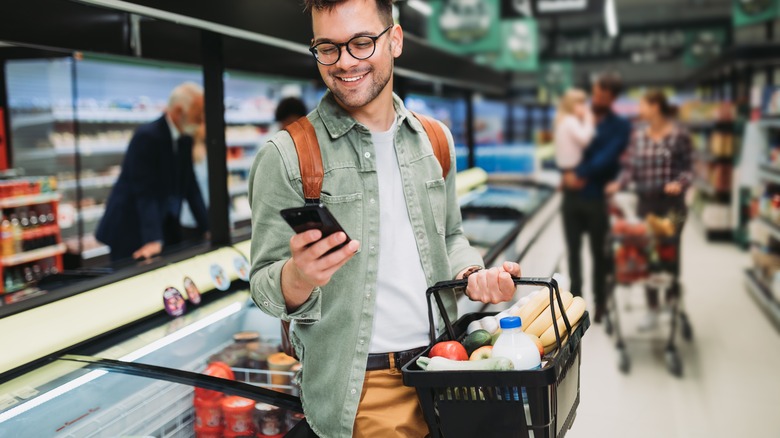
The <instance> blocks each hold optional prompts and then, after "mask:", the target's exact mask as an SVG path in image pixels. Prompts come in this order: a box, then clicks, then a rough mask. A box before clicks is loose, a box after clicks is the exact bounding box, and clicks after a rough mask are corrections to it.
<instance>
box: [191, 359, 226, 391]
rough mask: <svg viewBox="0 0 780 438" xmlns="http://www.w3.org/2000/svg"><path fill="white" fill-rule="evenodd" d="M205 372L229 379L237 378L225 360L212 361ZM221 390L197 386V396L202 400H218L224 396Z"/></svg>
mask: <svg viewBox="0 0 780 438" xmlns="http://www.w3.org/2000/svg"><path fill="white" fill-rule="evenodd" d="M203 374H206V375H208V376H214V377H219V378H222V379H227V380H235V378H236V377H235V375H234V374H233V370H232V369H231V368H230V366H228V364H226V363H224V362H212V363H210V364H209V365H208V366H207V367H206V369H205V370H204V371H203ZM223 395H224V394H222V393H221V392H217V391H212V390H210V389H204V388H195V398H196V399H198V398H199V399H202V400H216V399H219V398H221V397H222V396H223Z"/></svg>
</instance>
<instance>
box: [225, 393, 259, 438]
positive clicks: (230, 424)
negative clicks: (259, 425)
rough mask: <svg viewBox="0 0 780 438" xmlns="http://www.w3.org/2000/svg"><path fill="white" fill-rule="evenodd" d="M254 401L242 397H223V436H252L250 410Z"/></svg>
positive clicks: (252, 427)
mask: <svg viewBox="0 0 780 438" xmlns="http://www.w3.org/2000/svg"><path fill="white" fill-rule="evenodd" d="M254 406H255V401H254V400H251V399H248V398H244V397H237V396H231V397H225V398H224V399H223V400H222V415H224V417H225V436H230V437H236V436H251V435H253V434H254V429H255V427H254V422H253V421H252V410H253V409H254Z"/></svg>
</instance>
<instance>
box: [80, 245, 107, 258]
mask: <svg viewBox="0 0 780 438" xmlns="http://www.w3.org/2000/svg"><path fill="white" fill-rule="evenodd" d="M109 254H111V248H109V247H108V246H106V245H100V246H98V247H95V248H90V249H85V250H84V251H83V252H82V253H81V258H82V259H84V260H89V259H94V258H97V257H102V256H105V255H109Z"/></svg>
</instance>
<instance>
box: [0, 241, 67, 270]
mask: <svg viewBox="0 0 780 438" xmlns="http://www.w3.org/2000/svg"><path fill="white" fill-rule="evenodd" d="M66 249H67V248H66V246H65V244H64V243H60V244H57V245H52V246H47V247H46V248H41V249H36V250H34V251H27V252H23V253H21V254H14V255H11V256H5V257H0V263H1V264H2V265H3V266H6V267H7V266H17V265H23V264H25V263H30V262H34V261H36V260H41V259H45V258H49V257H54V256H57V255H60V254H64V253H65V251H66Z"/></svg>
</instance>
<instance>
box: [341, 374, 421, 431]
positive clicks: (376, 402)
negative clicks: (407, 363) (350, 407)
mask: <svg viewBox="0 0 780 438" xmlns="http://www.w3.org/2000/svg"><path fill="white" fill-rule="evenodd" d="M427 435H428V425H426V424H425V419H424V418H423V414H422V408H420V401H419V400H418V398H417V391H415V389H414V388H410V387H408V386H404V382H403V377H402V375H401V371H399V370H397V369H391V370H380V371H367V372H366V380H365V382H364V383H363V393H362V394H361V395H360V404H359V405H358V410H357V416H356V417H355V428H354V431H353V435H352V436H354V437H356V438H384V437H388V438H390V437H405V438H422V437H425V436H427Z"/></svg>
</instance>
